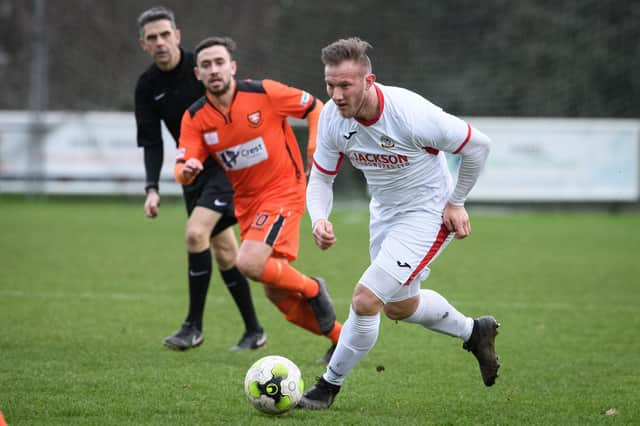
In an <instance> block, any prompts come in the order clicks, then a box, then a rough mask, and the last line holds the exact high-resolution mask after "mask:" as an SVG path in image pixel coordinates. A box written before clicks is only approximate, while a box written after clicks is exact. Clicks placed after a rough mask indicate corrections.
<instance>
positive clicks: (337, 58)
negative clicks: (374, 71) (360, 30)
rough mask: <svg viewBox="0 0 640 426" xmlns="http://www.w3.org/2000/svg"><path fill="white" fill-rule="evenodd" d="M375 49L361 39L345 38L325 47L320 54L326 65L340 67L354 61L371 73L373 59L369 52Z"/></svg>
mask: <svg viewBox="0 0 640 426" xmlns="http://www.w3.org/2000/svg"><path fill="white" fill-rule="evenodd" d="M368 49H373V47H372V46H371V44H369V43H368V42H366V41H364V40H362V39H360V38H359V37H351V38H346V39H345V38H343V39H340V40H337V41H334V42H333V43H331V44H330V45H328V46H326V47H324V48H323V49H322V52H321V54H320V58H321V59H322V63H323V64H325V65H340V64H341V63H342V62H344V61H354V62H355V63H357V64H360V65H362V66H363V67H364V68H365V69H366V70H367V72H371V59H369V56H368V55H367V50H368Z"/></svg>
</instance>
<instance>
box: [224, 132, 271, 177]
mask: <svg viewBox="0 0 640 426" xmlns="http://www.w3.org/2000/svg"><path fill="white" fill-rule="evenodd" d="M216 155H217V156H218V158H219V159H220V162H221V163H222V166H223V167H224V169H225V170H240V169H246V168H247V167H251V166H253V165H255V164H258V163H261V162H263V161H264V160H266V159H267V158H269V154H268V153H267V147H266V146H265V145H264V141H263V140H262V138H255V139H252V140H250V141H248V142H245V143H243V144H240V145H236V146H234V147H231V148H229V149H226V150H224V151H221V152H217V153H216Z"/></svg>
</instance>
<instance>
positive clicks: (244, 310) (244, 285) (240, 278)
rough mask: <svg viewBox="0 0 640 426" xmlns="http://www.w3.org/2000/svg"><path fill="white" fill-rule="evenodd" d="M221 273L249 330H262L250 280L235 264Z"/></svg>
mask: <svg viewBox="0 0 640 426" xmlns="http://www.w3.org/2000/svg"><path fill="white" fill-rule="evenodd" d="M220 275H222V280H223V281H224V283H225V285H226V286H227V290H229V293H231V296H233V300H234V301H235V302H236V306H238V310H239V311H240V315H242V319H243V321H244V326H245V328H246V330H247V331H249V332H252V331H262V327H260V323H258V318H257V316H256V310H255V309H254V307H253V300H252V299H251V289H250V288H249V281H247V279H246V278H245V276H244V275H242V274H241V273H240V271H239V270H238V268H236V267H235V266H234V267H233V268H231V269H228V270H226V271H220Z"/></svg>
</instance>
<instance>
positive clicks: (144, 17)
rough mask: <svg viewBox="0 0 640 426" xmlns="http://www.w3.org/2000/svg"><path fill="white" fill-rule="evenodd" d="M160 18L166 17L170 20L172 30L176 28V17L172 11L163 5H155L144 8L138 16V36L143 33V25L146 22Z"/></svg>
mask: <svg viewBox="0 0 640 426" xmlns="http://www.w3.org/2000/svg"><path fill="white" fill-rule="evenodd" d="M161 19H166V20H167V21H169V22H171V27H172V28H173V29H174V30H175V29H176V17H175V16H174V14H173V12H172V11H171V10H169V9H167V8H166V7H164V6H155V7H152V8H150V9H147V10H145V11H144V12H142V13H141V14H140V16H138V32H139V33H140V37H142V36H143V35H144V26H145V25H146V24H148V23H149V22H153V21H159V20H161Z"/></svg>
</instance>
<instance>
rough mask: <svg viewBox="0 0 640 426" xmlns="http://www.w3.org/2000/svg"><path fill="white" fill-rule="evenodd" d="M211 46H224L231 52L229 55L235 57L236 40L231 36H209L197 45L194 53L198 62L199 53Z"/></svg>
mask: <svg viewBox="0 0 640 426" xmlns="http://www.w3.org/2000/svg"><path fill="white" fill-rule="evenodd" d="M211 46H223V47H224V48H225V49H227V52H229V56H230V57H231V58H233V51H234V50H236V47H237V46H236V42H235V41H233V39H231V37H207V38H205V39H204V40H202V41H201V42H200V43H198V44H197V45H196V48H195V49H194V51H193V54H194V55H195V57H196V63H197V62H198V53H200V51H202V50H204V49H206V48H208V47H211Z"/></svg>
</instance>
